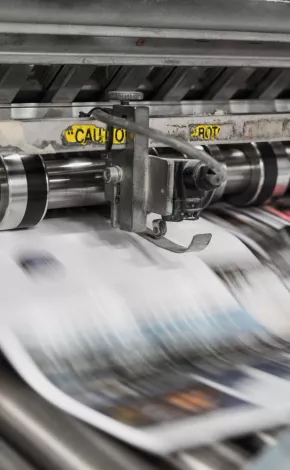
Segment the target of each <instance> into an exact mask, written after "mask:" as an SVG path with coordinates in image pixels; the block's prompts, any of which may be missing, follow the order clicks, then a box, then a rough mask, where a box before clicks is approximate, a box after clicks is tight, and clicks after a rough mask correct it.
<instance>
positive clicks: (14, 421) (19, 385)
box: [0, 367, 157, 470]
mask: <svg viewBox="0 0 290 470" xmlns="http://www.w3.org/2000/svg"><path fill="white" fill-rule="evenodd" d="M3 369H4V367H3ZM0 429H1V434H2V435H3V436H4V438H5V439H7V440H9V441H10V442H11V443H12V444H13V446H14V447H15V448H16V449H18V450H19V451H21V452H23V453H24V454H25V455H27V457H28V458H29V459H30V460H31V461H32V462H33V463H35V465H36V466H38V465H39V466H40V468H41V469H43V470H52V469H53V470H136V469H140V470H157V467H156V466H154V465H153V464H152V465H151V463H149V462H147V461H146V460H144V459H143V458H142V457H141V456H140V455H139V454H137V452H134V451H131V450H128V449H127V448H125V447H123V446H122V445H121V444H119V443H117V442H115V441H114V440H113V439H111V438H106V437H105V436H103V435H102V434H100V433H97V432H94V431H92V430H91V429H89V428H88V427H86V426H84V425H83V424H81V423H79V422H77V421H76V420H74V419H72V418H71V417H69V416H68V415H66V414H65V413H62V412H61V411H59V410H58V409H57V408H54V407H53V406H52V405H50V404H49V403H47V402H46V401H45V400H43V399H42V398H41V397H40V396H38V395H37V394H36V393H35V392H33V391H32V390H31V389H30V388H29V387H28V386H27V385H26V384H25V383H24V382H22V381H21V380H20V379H18V378H17V377H16V376H14V375H12V373H10V371H7V372H6V371H5V370H3V371H2V370H1V387H0ZM5 470H6V468H5ZM19 470H22V468H21V467H19ZM23 470H26V469H23Z"/></svg>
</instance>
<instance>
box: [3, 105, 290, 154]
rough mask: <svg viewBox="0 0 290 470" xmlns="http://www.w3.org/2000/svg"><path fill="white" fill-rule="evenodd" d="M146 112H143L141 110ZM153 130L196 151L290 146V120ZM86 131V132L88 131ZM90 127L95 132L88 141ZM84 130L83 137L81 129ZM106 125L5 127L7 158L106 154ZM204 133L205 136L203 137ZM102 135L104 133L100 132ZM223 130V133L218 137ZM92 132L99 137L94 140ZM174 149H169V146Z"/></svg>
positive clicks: (169, 125) (169, 121)
mask: <svg viewBox="0 0 290 470" xmlns="http://www.w3.org/2000/svg"><path fill="white" fill-rule="evenodd" d="M139 109H142V108H139ZM149 124H150V127H151V128H153V129H154V130H155V131H157V132H159V131H161V132H163V133H165V134H167V135H168V136H176V137H179V138H180V139H181V140H183V141H185V142H190V143H192V144H193V145H198V144H206V145H212V144H217V143H219V144H222V143H247V142H253V141H255V142H265V141H273V142H275V141H287V140H289V132H290V115H289V114H283V113H279V114H259V115H258V114H256V115H247V114H243V115H241V114H239V115H238V114H237V115H225V114H214V115H203V116H196V115H193V116H180V117H178V116H177V117H151V118H150V120H149ZM82 126H84V128H82ZM87 126H92V128H91V131H90V138H88V139H87V138H86V135H87V130H88V127H87ZM79 128H81V130H80V131H79V132H78V129H79ZM106 128H107V126H106V124H104V123H103V122H100V121H97V120H93V119H88V118H63V119H37V120H10V121H0V147H1V152H2V154H11V153H12V152H17V153H21V154H33V153H38V154H51V153H54V152H78V151H80V150H81V151H92V150H104V149H105V147H106V145H105V142H104V140H105V137H102V138H99V132H101V134H102V136H106V133H105V129H106ZM200 128H203V129H205V130H203V131H202V133H201V132H199V130H200ZM84 129H85V130H84ZM99 129H101V131H99ZM213 130H215V131H216V130H217V131H218V132H217V133H213ZM91 132H93V133H94V132H95V136H96V137H95V138H93V139H92V137H91ZM167 145H168V144H167ZM149 146H150V147H162V146H165V144H162V143H160V141H158V139H157V140H152V139H150V141H149ZM124 148H125V140H123V141H121V142H120V143H117V142H116V143H115V144H114V145H113V149H119V150H121V149H124Z"/></svg>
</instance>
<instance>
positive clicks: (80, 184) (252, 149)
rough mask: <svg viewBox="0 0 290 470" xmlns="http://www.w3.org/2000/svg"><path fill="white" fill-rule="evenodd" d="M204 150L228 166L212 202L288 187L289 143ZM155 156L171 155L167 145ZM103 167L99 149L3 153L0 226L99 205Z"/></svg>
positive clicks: (247, 199) (260, 198) (279, 192)
mask: <svg viewBox="0 0 290 470" xmlns="http://www.w3.org/2000/svg"><path fill="white" fill-rule="evenodd" d="M202 151H203V152H208V153H210V154H211V155H212V156H213V157H214V158H215V159H216V160H218V161H220V162H221V163H222V164H223V165H224V166H225V167H226V170H227V179H226V181H225V182H224V183H223V184H222V185H221V186H220V187H219V188H218V189H216V190H215V191H214V194H213V198H212V202H215V201H217V200H220V199H226V200H227V201H228V202H230V203H232V204H233V205H237V206H243V205H251V204H255V205H259V204H262V203H264V202H266V201H267V200H268V199H270V198H279V197H281V196H283V195H284V194H285V193H286V192H287V190H288V189H289V188H290V158H289V155H290V145H288V144H283V143H280V142H275V143H272V145H271V144H267V143H263V144H257V145H255V144H247V145H236V146H230V145H227V146H226V145H224V146H208V147H202ZM157 154H158V155H160V157H161V158H163V157H164V155H166V158H170V149H163V152H162V153H160V152H158V151H157ZM174 157H175V158H176V155H173V156H172V158H174ZM105 168H106V167H105V162H104V160H103V159H102V158H101V155H100V153H98V152H93V153H87V152H85V153H79V154H77V153H71V154H69V153H68V154H61V153H60V154H57V155H42V156H41V155H18V154H13V155H6V156H2V157H1V159H0V178H1V204H0V217H1V221H0V229H1V230H10V229H15V228H18V229H19V228H28V227H33V226H34V225H37V224H38V223H39V222H40V221H41V220H42V218H43V217H44V216H45V214H46V212H47V210H49V209H60V208H69V207H85V206H94V205H99V204H103V203H104V202H105V201H106V197H105V192H104V191H105V189H104V186H105V182H104V174H105V178H106V172H105ZM152 184H153V183H152Z"/></svg>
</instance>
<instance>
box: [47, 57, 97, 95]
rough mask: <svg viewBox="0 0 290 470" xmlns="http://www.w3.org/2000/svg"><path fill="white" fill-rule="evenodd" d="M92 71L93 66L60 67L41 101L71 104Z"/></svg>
mask: <svg viewBox="0 0 290 470" xmlns="http://www.w3.org/2000/svg"><path fill="white" fill-rule="evenodd" d="M94 70H95V66H94V65H82V66H80V65H76V66H69V65H64V66H63V67H60V70H59V71H58V73H56V75H55V77H54V79H53V80H52V81H51V83H50V84H49V85H48V87H47V89H46V93H45V95H44V97H43V99H42V101H44V102H45V103H48V102H50V101H51V102H53V103H63V102H69V103H71V102H73V101H74V100H75V98H76V97H77V95H78V93H79V92H80V91H81V89H82V87H83V85H85V83H86V82H87V81H88V80H89V78H90V76H91V75H92V73H93V71H94Z"/></svg>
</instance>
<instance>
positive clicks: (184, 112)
mask: <svg viewBox="0 0 290 470" xmlns="http://www.w3.org/2000/svg"><path fill="white" fill-rule="evenodd" d="M130 104H131V105H132V106H135V107H139V106H147V107H149V111H150V116H151V117H154V116H155V117H158V116H162V117H170V116H188V115H196V116H202V115H207V114H274V113H289V112H290V100H232V101H214V102H213V101H206V100H205V101H194V102H192V101H181V102H179V103H176V101H173V102H172V101H167V102H164V101H141V102H140V101H136V102H131V103H130ZM95 106H97V107H100V108H112V104H111V103H109V102H108V101H106V102H90V103H73V104H68V103H59V104H52V103H39V104H38V103H37V104H31V103H27V104H25V103H24V104H12V105H5V104H4V105H2V106H1V105H0V121H5V120H9V119H17V120H24V119H45V118H48V119H49V118H56V119H61V118H78V116H79V114H80V112H84V113H88V112H89V111H90V110H91V109H92V108H94V107H95Z"/></svg>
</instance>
